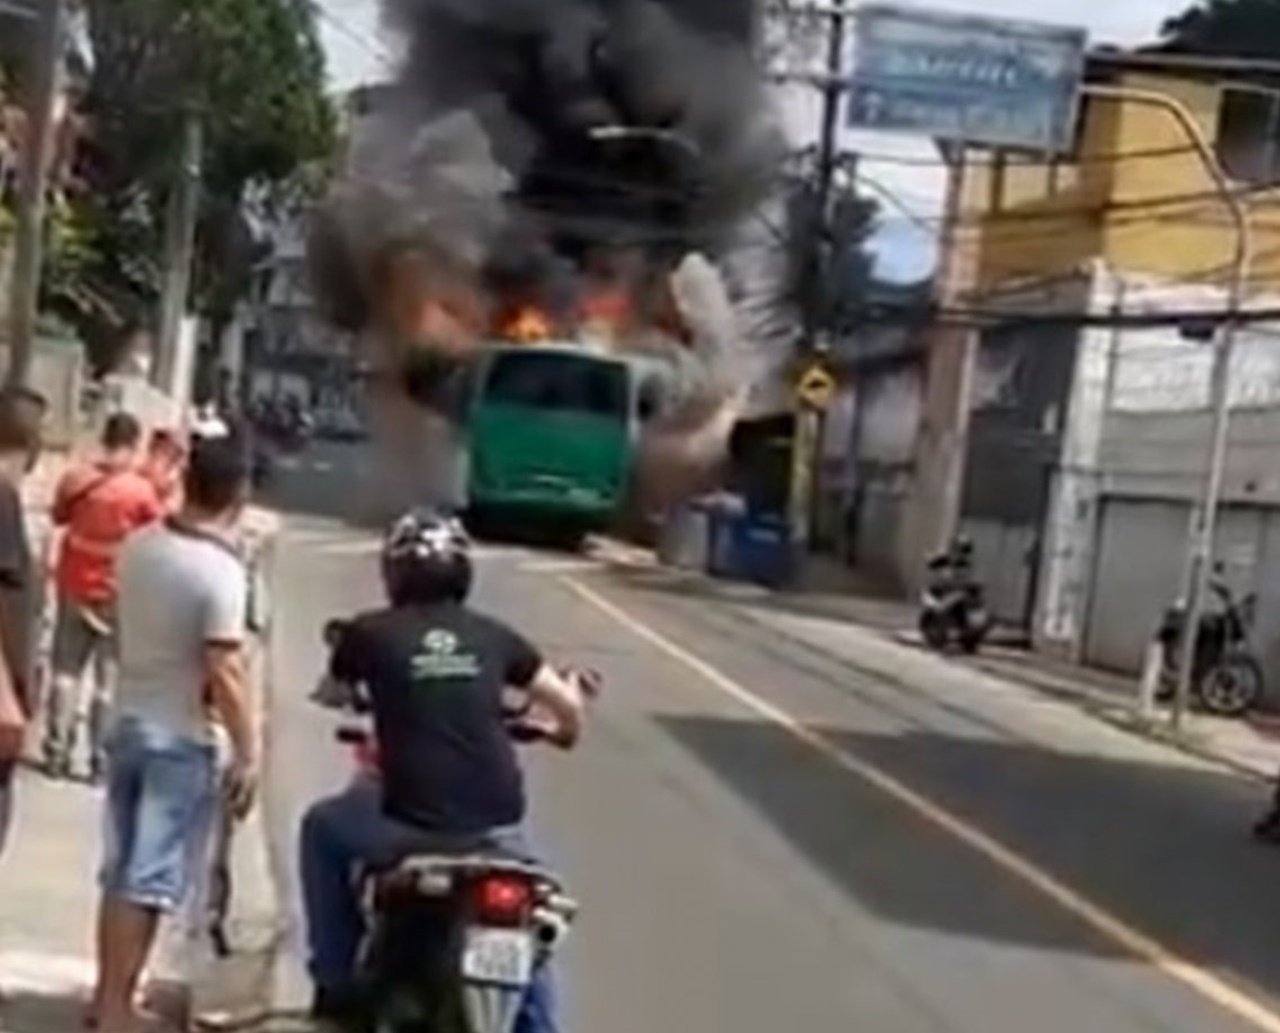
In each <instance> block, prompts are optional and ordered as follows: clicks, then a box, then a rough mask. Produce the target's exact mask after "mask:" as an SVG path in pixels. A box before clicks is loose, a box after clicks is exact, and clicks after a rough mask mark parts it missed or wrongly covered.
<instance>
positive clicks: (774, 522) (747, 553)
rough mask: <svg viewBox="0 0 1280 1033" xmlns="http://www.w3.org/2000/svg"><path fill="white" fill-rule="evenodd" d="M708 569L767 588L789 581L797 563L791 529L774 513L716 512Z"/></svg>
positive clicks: (711, 522) (711, 527)
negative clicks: (794, 559) (795, 561)
mask: <svg viewBox="0 0 1280 1033" xmlns="http://www.w3.org/2000/svg"><path fill="white" fill-rule="evenodd" d="M708 537H709V545H708V549H707V572H708V573H709V574H711V575H712V577H720V578H724V579H726V580H730V581H748V582H751V583H752V584H757V585H763V586H765V587H766V588H782V587H784V586H785V585H787V584H789V583H790V582H791V579H792V573H793V571H794V569H795V564H794V562H793V559H792V547H791V529H790V525H789V524H788V523H787V520H786V518H785V517H781V516H778V515H777V514H773V513H751V512H746V513H743V512H726V511H723V510H721V511H713V512H712V513H711V514H710V520H709V526H708Z"/></svg>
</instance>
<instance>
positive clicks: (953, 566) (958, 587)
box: [919, 538, 995, 653]
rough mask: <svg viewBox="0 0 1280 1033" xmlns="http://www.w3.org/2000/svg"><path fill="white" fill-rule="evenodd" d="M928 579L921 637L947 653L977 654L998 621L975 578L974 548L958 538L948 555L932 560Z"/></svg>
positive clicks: (921, 609)
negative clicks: (950, 650) (955, 651)
mask: <svg viewBox="0 0 1280 1033" xmlns="http://www.w3.org/2000/svg"><path fill="white" fill-rule="evenodd" d="M927 569H928V577H927V578H926V583H925V588H924V592H923V593H922V594H921V598H920V618H919V629H920V636H921V637H922V638H923V639H924V641H925V643H926V644H927V645H928V646H929V648H930V649H934V650H937V651H938V652H946V651H947V650H949V649H951V648H952V646H959V648H960V649H961V650H962V651H963V652H965V653H976V652H977V651H978V649H979V648H980V647H981V645H982V643H983V642H984V641H985V640H986V637H987V635H988V634H989V633H990V631H991V628H992V626H993V625H994V623H995V621H994V619H993V618H992V616H991V614H990V612H989V611H988V609H987V604H986V593H985V590H984V589H983V587H982V584H981V583H980V582H979V581H977V580H976V579H975V578H974V576H973V545H972V544H971V543H970V542H968V541H966V540H965V539H962V538H958V539H956V541H954V542H953V543H952V544H951V547H950V548H949V549H947V551H946V552H941V553H938V554H936V555H934V556H931V557H930V558H929V561H928V564H927Z"/></svg>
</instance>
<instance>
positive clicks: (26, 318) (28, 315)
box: [5, 0, 66, 387]
mask: <svg viewBox="0 0 1280 1033" xmlns="http://www.w3.org/2000/svg"><path fill="white" fill-rule="evenodd" d="M24 13H25V12H24ZM33 14H34V21H33V22H32V23H31V26H32V28H33V29H34V37H33V44H34V45H33V46H32V48H31V51H30V53H31V56H32V62H31V72H30V80H29V82H28V94H27V103H26V116H27V127H26V138H25V140H24V141H23V150H22V165H21V169H20V176H19V185H18V218H17V229H16V231H15V233H14V258H13V283H12V295H11V299H10V310H9V318H10V324H9V342H8V343H9V367H8V370H7V371H6V374H5V384H6V386H7V387H20V386H22V385H25V384H26V382H27V378H28V377H29V376H30V373H31V349H32V345H33V342H34V340H35V332H36V319H37V315H38V313H39V305H40V270H41V266H42V265H43V262H44V222H45V211H46V208H47V199H48V193H49V164H50V161H51V160H52V156H53V143H54V131H55V130H56V128H57V117H56V116H57V105H58V95H59V92H60V87H61V80H62V74H61V73H62V40H63V25H64V21H65V16H66V0H39V2H38V3H37V4H36V5H35V10H34V12H33Z"/></svg>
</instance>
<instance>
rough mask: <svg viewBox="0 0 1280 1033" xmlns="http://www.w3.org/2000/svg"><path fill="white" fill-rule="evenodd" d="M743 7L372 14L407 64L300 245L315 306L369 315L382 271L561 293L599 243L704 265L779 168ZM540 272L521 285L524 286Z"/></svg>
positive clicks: (452, 5)
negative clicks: (441, 273) (454, 272)
mask: <svg viewBox="0 0 1280 1033" xmlns="http://www.w3.org/2000/svg"><path fill="white" fill-rule="evenodd" d="M754 7H755V4H754V3H751V2H749V0H388V2H387V5H386V11H385V15H386V18H387V20H388V22H389V24H390V26H391V27H392V28H393V29H394V30H396V31H397V32H398V33H399V34H400V36H401V37H402V38H403V40H404V42H405V46H406V59H405V64H404V68H403V71H402V74H401V76H400V77H399V80H398V82H397V83H396V84H395V86H394V87H393V88H392V89H389V90H386V91H384V92H383V93H382V94H381V95H380V97H379V99H378V102H377V110H376V112H375V113H374V114H373V115H372V116H371V117H369V118H367V119H364V120H362V122H361V133H360V135H359V137H358V139H356V140H355V141H354V142H353V153H352V158H351V162H350V165H349V167H348V169H347V170H346V174H345V175H344V176H343V177H341V178H340V180H339V183H338V184H337V187H336V189H335V191H334V193H333V195H332V197H331V198H330V202H329V204H328V206H327V208H326V210H325V213H324V217H323V218H322V220H321V223H320V225H319V227H318V232H317V234H316V239H315V241H314V243H313V259H314V260H315V262H314V264H315V269H316V273H317V278H318V281H319V282H318V285H319V288H320V289H319V292H318V293H319V295H320V297H321V299H322V300H323V301H324V302H326V303H327V304H328V306H329V309H330V314H331V315H332V316H333V318H334V319H335V320H336V321H337V322H338V323H339V324H340V325H343V326H346V327H348V328H351V329H358V328H361V327H362V326H363V325H364V324H365V323H366V322H367V321H368V319H369V313H370V309H371V308H372V306H373V304H374V302H373V297H372V296H373V295H374V294H376V290H377V282H376V281H377V277H378V275H379V274H378V270H379V266H378V262H377V259H378V256H379V255H381V254H384V253H386V252H387V251H388V250H392V249H395V248H417V249H419V250H421V251H422V252H423V253H425V254H426V255H428V256H429V259H428V260H429V261H432V262H438V263H441V264H443V265H445V266H448V267H451V268H456V269H461V270H466V271H474V272H475V273H476V274H477V275H478V276H481V277H492V284H493V286H494V287H496V288H499V289H501V288H500V285H504V284H506V283H509V279H510V276H511V275H512V271H513V270H514V269H523V270H524V272H523V275H525V276H526V277H529V276H546V277H547V278H549V279H550V280H556V279H557V278H559V279H560V282H561V286H563V276H564V275H565V270H566V269H567V268H572V267H574V266H580V265H581V263H583V261H584V260H585V259H586V257H587V256H588V255H589V254H590V253H591V252H592V250H593V249H595V248H599V247H619V246H623V247H633V248H641V249H643V250H644V252H645V254H646V255H647V256H648V257H649V259H650V260H651V262H652V263H653V265H654V266H655V267H656V268H663V267H665V268H672V267H674V266H675V264H676V263H677V262H678V261H679V260H680V258H681V257H682V256H683V255H685V254H687V253H688V252H691V251H702V252H705V253H709V254H713V255H714V254H715V253H716V252H717V251H718V250H719V249H720V248H721V247H722V246H723V245H724V243H725V241H726V239H727V237H728V234H729V233H730V231H731V230H732V228H733V227H734V226H735V225H737V224H738V223H739V222H740V221H741V220H742V219H743V218H745V217H747V216H748V215H749V214H750V213H751V212H752V210H753V209H754V208H755V206H756V205H758V204H759V202H760V200H761V199H762V197H763V196H764V195H765V193H766V191H767V190H768V188H769V186H770V184H771V182H772V180H773V176H774V172H775V168H776V165H777V162H778V159H779V156H780V135H779V134H778V133H777V132H776V129H775V125H774V122H773V120H772V119H771V118H770V117H769V115H768V111H767V107H766V104H765V100H764V96H763V90H762V88H761V84H760V81H759V77H758V74H757V71H756V69H755V68H754V66H753V63H752V60H751V52H750V40H751V30H752V20H753V18H752V11H753V9H754ZM535 269H536V270H537V272H536V273H535V272H534V271H533V270H535Z"/></svg>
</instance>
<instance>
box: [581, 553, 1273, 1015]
mask: <svg viewBox="0 0 1280 1033" xmlns="http://www.w3.org/2000/svg"><path fill="white" fill-rule="evenodd" d="M560 580H561V582H562V583H563V584H565V585H566V586H567V587H568V588H569V589H571V590H572V591H573V592H575V593H576V594H577V595H578V596H580V597H581V598H582V599H584V600H586V601H587V602H588V603H590V604H591V605H592V606H594V607H595V608H596V609H598V610H600V611H601V612H602V613H604V614H606V615H607V616H609V617H611V618H612V619H613V620H614V621H616V622H617V623H618V624H620V625H622V626H623V627H624V628H626V629H627V630H628V631H630V632H632V633H633V634H634V635H636V636H637V637H639V638H641V639H644V640H645V641H646V642H648V643H649V644H650V645H653V646H655V647H657V648H658V649H659V650H661V651H662V652H663V653H666V654H667V655H668V656H669V657H671V658H672V659H673V660H676V661H678V662H680V663H681V664H683V665H684V666H685V667H687V668H689V669H690V670H691V671H693V672H694V673H696V674H698V675H699V676H701V677H702V678H703V679H704V680H705V681H707V682H709V683H710V684H711V685H713V686H715V688H717V689H719V690H720V691H721V692H722V693H724V694H725V695H727V696H730V697H732V698H733V699H735V700H737V701H738V702H739V703H740V704H742V705H743V706H744V707H746V708H747V709H749V710H752V711H754V712H755V713H756V714H757V715H759V716H760V717H762V718H764V719H765V720H767V721H769V722H771V723H773V724H775V725H777V726H778V727H780V728H782V729H783V730H785V731H786V732H788V733H789V734H791V735H792V736H794V737H795V738H796V739H798V740H799V741H800V742H802V743H804V744H805V745H806V746H808V747H809V748H810V749H812V750H813V751H814V752H815V753H818V754H820V755H821V756H822V757H824V758H825V759H826V760H828V761H830V762H831V763H832V764H834V765H836V766H837V767H839V768H840V769H842V770H843V771H845V772H847V773H849V774H851V775H854V776H856V777H857V778H859V779H861V780H862V781H863V782H866V783H867V784H868V785H870V786H873V787H874V788H875V789H877V790H879V791H880V792H882V793H883V794H884V795H886V796H888V797H891V798H892V799H894V800H896V801H897V802H898V803H900V804H902V805H903V806H904V807H906V808H907V809H908V810H910V811H912V812H913V813H914V814H915V815H916V816H917V817H919V818H922V819H923V820H924V821H926V822H928V823H929V824H930V825H933V826H934V827H935V828H938V829H941V830H942V831H943V832H946V833H947V834H948V835H950V836H952V837H953V838H955V839H957V840H959V841H960V842H962V843H964V844H965V845H966V846H968V847H970V848H971V849H973V850H974V851H976V852H977V853H979V854H981V855H982V856H983V857H985V858H986V859H987V860H988V861H990V862H991V863H992V864H994V865H995V866H996V867H997V868H999V869H1000V870H1001V871H1003V872H1004V873H1005V874H1006V875H1009V876H1012V877H1013V878H1014V879H1016V880H1017V881H1018V882H1021V883H1022V884H1023V885H1025V886H1027V887H1028V888H1029V889H1031V890H1034V891H1035V892H1036V893H1037V894H1039V895H1040V896H1042V897H1044V898H1046V899H1048V900H1049V901H1051V902H1052V903H1054V904H1056V905H1057V906H1058V907H1060V908H1061V909H1062V910H1063V911H1066V912H1068V913H1069V914H1071V915H1073V916H1075V917H1076V918H1077V919H1079V920H1080V921H1081V922H1083V923H1084V924H1085V925H1087V926H1089V927H1090V928H1091V929H1093V930H1094V931H1096V932H1097V933H1099V934H1101V935H1102V936H1103V937H1105V938H1106V939H1107V940H1109V941H1111V942H1112V943H1114V944H1116V945H1118V946H1119V947H1121V948H1123V949H1124V950H1125V951H1127V952H1128V953H1130V954H1132V955H1134V956H1135V957H1137V958H1139V959H1141V960H1142V961H1145V962H1147V963H1148V964H1150V965H1151V966H1152V967H1154V968H1156V969H1158V970H1159V971H1160V972H1163V973H1164V974H1165V975H1167V976H1169V977H1171V978H1172V979H1175V980H1177V981H1178V982H1179V983H1182V984H1183V985H1184V986H1186V987H1188V988H1189V989H1191V990H1193V991H1195V993H1197V994H1199V995H1200V996H1201V997H1203V998H1205V999H1206V1000H1207V1001H1209V1002H1211V1003H1212V1004H1214V1005H1216V1006H1217V1007H1219V1008H1221V1009H1222V1010H1223V1011H1226V1012H1229V1013H1230V1014H1231V1015H1234V1016H1235V1017H1236V1018H1238V1019H1241V1020H1243V1021H1244V1022H1246V1023H1248V1024H1249V1025H1251V1026H1253V1027H1255V1028H1256V1029H1260V1030H1265V1031H1267V1033H1280V1012H1276V1011H1275V1010H1274V1009H1272V1008H1270V1007H1268V1006H1267V1005H1266V1004H1264V1003H1263V1002H1262V1001H1260V1000H1258V999H1256V998H1254V997H1250V996H1249V995H1248V994H1246V993H1244V992H1243V991H1242V990H1240V989H1238V988H1237V987H1235V986H1233V985H1232V984H1230V983H1228V982H1227V981H1226V980H1225V979H1223V978H1221V977H1220V976H1217V975H1215V974H1214V973H1212V972H1210V971H1209V970H1208V969H1205V968H1204V967H1202V966H1200V965H1197V964H1195V963H1194V962H1192V961H1189V960H1188V959H1186V958H1184V957H1183V956H1182V955H1180V954H1179V953H1178V952H1177V951H1175V950H1173V949H1171V948H1169V947H1166V946H1165V945H1164V944H1162V943H1160V942H1159V941H1158V940H1155V939H1153V938H1152V937H1151V936H1148V935H1147V934H1146V933H1144V932H1141V931H1140V930H1138V929H1135V928H1134V927H1133V926H1131V925H1129V924H1128V923H1127V922H1125V921H1123V920H1122V919H1120V918H1117V917H1116V916H1115V915H1113V914H1111V913H1110V912H1109V911H1107V910H1106V909H1105V908H1103V907H1101V906H1100V905H1098V904H1096V903H1094V902H1093V901H1091V900H1089V899H1088V898H1087V897H1085V896H1084V895H1082V894H1081V893H1078V892H1077V891H1076V890H1074V889H1072V888H1071V887H1070V886H1067V885H1066V884H1064V883H1063V882H1061V881H1060V880H1059V879H1057V878H1056V877H1054V876H1053V875H1051V874H1050V873H1049V872H1047V871H1045V870H1044V869H1043V868H1040V867H1038V866H1037V865H1036V864H1034V863H1033V862H1031V861H1029V860H1028V859H1027V858H1025V857H1023V856H1022V855H1021V854H1019V853H1017V852H1016V851H1015V850H1013V849H1012V848H1010V847H1008V846H1006V845H1005V844H1004V843H1001V842H1000V841H999V840H998V839H996V838H994V837H993V836H991V835H989V834H988V833H986V832H984V831H983V830H982V829H980V828H978V827H977V826H975V825H972V824H970V823H969V822H967V821H965V820H963V819H962V818H958V817H956V816H955V815H954V814H952V813H951V812H950V811H948V810H946V809H945V808H944V807H942V806H941V805H939V804H937V803H935V802H934V801H932V800H930V799H929V798H928V797H926V796H924V795H922V794H921V793H918V792H917V791H916V790H914V789H912V788H911V787H910V786H908V785H907V784H906V783H904V782H901V781H899V780H898V779H897V778H895V777H894V776H893V775H890V774H888V773H887V772H886V771H884V770H883V769H882V768H879V767H877V766H876V765H874V764H872V763H870V762H868V761H866V760H863V759H862V758H861V757H858V756H856V755H855V754H852V753H850V752H848V751H846V750H843V749H841V748H840V747H839V746H837V745H835V744H834V743H833V742H832V741H831V740H830V739H828V738H826V737H825V736H823V735H821V734H820V733H818V732H816V731H814V730H813V729H812V728H810V727H809V726H808V725H806V724H805V723H804V722H803V721H802V720H801V719H800V718H797V717H794V716H793V715H791V714H789V713H787V712H786V711H785V710H783V709H782V708H780V707H778V706H775V705H774V704H772V703H770V702H768V701H767V700H765V699H762V698H761V697H760V696H757V695H756V694H755V693H753V692H751V691H750V690H749V689H747V688H745V687H743V686H742V685H741V684H739V683H738V682H736V681H734V679H732V678H730V677H729V676H728V675H726V674H724V673H723V672H722V671H719V670H717V669H716V668H715V667H713V666H711V664H709V663H707V662H706V661H705V660H703V659H701V658H700V657H698V656H695V655H694V654H693V653H691V652H690V651H689V650H687V649H685V648H684V647H683V646H681V645H679V644H678V643H676V642H674V641H672V640H671V639H669V638H667V637H666V636H665V635H663V634H662V633H661V632H659V631H656V630H655V629H654V628H652V627H650V626H649V625H648V624H646V623H645V622H644V621H642V620H640V619H639V618H638V617H634V616H632V615H631V614H630V613H628V612H627V611H626V610H624V609H623V608H622V607H620V606H618V605H617V604H616V603H614V602H612V601H610V600H609V599H607V598H605V596H603V595H601V594H600V593H599V592H597V591H595V590H594V589H592V588H589V587H588V586H587V585H584V584H583V583H582V582H581V581H578V580H577V579H575V578H571V577H562V578H561V579H560Z"/></svg>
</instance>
